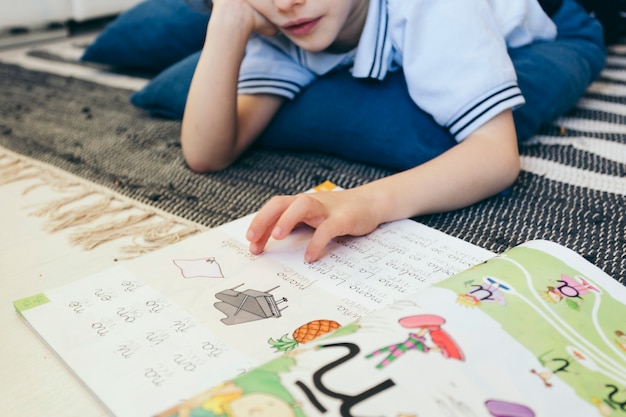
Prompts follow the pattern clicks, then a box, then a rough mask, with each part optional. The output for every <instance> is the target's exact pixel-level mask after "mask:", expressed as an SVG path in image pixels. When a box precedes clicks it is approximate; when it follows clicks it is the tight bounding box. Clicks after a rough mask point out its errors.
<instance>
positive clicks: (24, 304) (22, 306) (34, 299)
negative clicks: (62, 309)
mask: <svg viewBox="0 0 626 417" xmlns="http://www.w3.org/2000/svg"><path fill="white" fill-rule="evenodd" d="M48 302H50V299H49V298H48V297H46V294H44V293H40V294H36V295H32V296H30V297H26V298H22V299H20V300H16V301H13V305H14V306H15V309H16V310H17V311H19V312H20V313H21V312H22V311H26V310H28V309H31V308H34V307H38V306H40V305H42V304H46V303H48Z"/></svg>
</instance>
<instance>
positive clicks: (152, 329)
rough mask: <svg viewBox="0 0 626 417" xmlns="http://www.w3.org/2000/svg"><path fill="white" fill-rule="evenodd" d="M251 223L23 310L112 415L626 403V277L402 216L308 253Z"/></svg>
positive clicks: (625, 409) (515, 410)
mask: <svg viewBox="0 0 626 417" xmlns="http://www.w3.org/2000/svg"><path fill="white" fill-rule="evenodd" d="M249 221H250V218H249V217H248V218H243V219H240V220H237V221H235V222H232V223H229V224H226V225H224V226H221V227H218V228H215V229H212V230H209V231H207V232H204V233H202V234H200V235H197V236H195V237H192V238H189V239H186V240H184V241H182V242H180V243H178V244H175V245H172V246H169V247H167V248H164V249H161V250H159V251H156V252H154V253H151V254H148V255H145V256H143V257H140V258H137V259H135V260H132V261H128V262H125V263H123V264H121V265H119V266H117V267H114V268H111V269H108V270H104V271H102V272H101V273H98V274H95V275H93V276H89V277H85V278H83V279H80V280H78V281H75V282H73V283H71V284H68V285H66V286H63V287H60V288H56V289H53V290H49V291H46V292H45V293H41V294H36V295H33V296H31V297H27V298H24V299H21V300H17V301H15V303H14V305H15V308H16V310H17V311H18V312H19V313H20V314H21V315H22V317H23V318H24V319H25V321H26V322H27V323H28V324H29V325H30V326H31V327H32V328H33V330H34V331H35V332H36V333H37V334H38V335H39V336H40V337H41V338H42V339H43V340H44V341H45V342H46V343H47V344H48V346H49V347H50V349H51V350H53V351H54V352H55V353H56V354H57V356H58V357H59V358H60V359H61V360H62V361H63V362H64V363H65V364H66V365H67V366H68V367H69V368H70V369H71V370H72V371H73V372H74V374H75V375H76V376H77V378H79V379H80V380H81V381H82V382H83V383H84V384H85V385H86V386H87V387H88V388H89V389H90V390H91V391H92V392H93V393H94V395H95V396H96V397H97V398H98V399H99V400H100V401H101V402H102V404H103V405H104V406H105V407H106V408H107V409H108V410H109V411H110V412H111V413H112V414H113V415H115V416H118V417H126V416H129V417H130V416H133V417H135V416H137V417H142V416H146V417H147V416H156V415H158V416H176V415H177V416H181V417H182V416H220V417H221V416H237V417H240V416H272V417H283V416H284V417H286V416H372V417H373V416H393V417H400V416H407V417H408V416H498V417H505V416H507V417H532V416H557V415H568V416H609V415H611V416H620V415H623V416H626V288H625V287H623V286H621V285H620V284H618V283H617V282H616V281H614V280H613V279H612V278H610V277H608V276H607V275H606V274H604V273H603V272H602V271H600V270H599V269H598V268H596V267H595V266H593V265H592V264H590V263H589V262H587V261H586V260H584V259H583V258H582V257H580V256H579V255H577V254H575V253H573V252H571V251H569V250H568V249H566V248H563V247H561V246H558V245H556V244H553V243H550V242H544V241H535V242H529V243H527V244H525V245H522V246H519V247H516V248H513V249H511V250H509V251H507V252H505V253H503V254H499V255H496V254H493V253H491V252H488V251H485V250H484V249H481V248H479V247H477V246H474V245H472V244H469V243H467V242H463V241H461V240H459V239H456V238H454V237H451V236H449V235H446V234H444V233H441V232H438V231H436V230H434V229H431V228H428V227H426V226H424V225H421V224H419V223H417V222H413V221H410V220H405V221H399V222H393V223H389V224H385V225H383V226H381V227H380V228H379V229H377V230H376V231H375V232H373V233H371V234H369V235H367V236H363V237H356V238H352V237H342V238H337V239H335V240H334V241H333V242H332V243H331V244H330V245H329V247H328V251H327V253H326V254H325V256H324V257H323V258H322V259H321V260H320V261H317V262H314V263H306V262H304V260H303V252H304V247H305V246H306V244H307V243H308V239H309V237H310V233H311V231H310V230H308V229H304V228H303V229H300V230H298V231H296V232H295V233H293V234H292V235H290V236H289V237H288V238H287V239H285V240H283V241H280V242H278V241H273V242H271V243H270V245H269V246H268V247H267V250H266V252H265V253H264V254H263V255H260V256H256V255H252V254H251V253H250V252H249V251H248V249H247V243H246V241H245V239H244V235H245V231H246V228H247V225H248V224H249ZM329 332H330V333H329Z"/></svg>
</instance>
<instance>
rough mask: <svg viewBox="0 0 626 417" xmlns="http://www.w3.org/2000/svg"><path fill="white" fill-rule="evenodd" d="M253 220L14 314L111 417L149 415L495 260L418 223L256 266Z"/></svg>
mask: <svg viewBox="0 0 626 417" xmlns="http://www.w3.org/2000/svg"><path fill="white" fill-rule="evenodd" d="M249 220H250V219H249V218H244V219H241V220H239V221H236V222H233V223H232V224H228V225H225V226H222V227H219V228H216V229H213V230H209V231H207V232H205V233H202V234H200V235H197V236H194V237H190V238H188V239H186V240H184V241H182V242H180V243H178V244H175V245H171V246H169V247H166V248H164V249H161V250H159V251H157V252H154V253H151V254H148V255H145V256H143V257H140V258H137V259H135V260H132V261H128V262H124V263H123V264H120V265H119V266H118V267H115V268H111V269H108V270H105V271H102V272H101V273H99V274H95V275H93V276H90V277H85V278H84V279H81V280H79V281H77V282H74V283H71V284H69V285H66V286H64V287H61V288H56V289H52V290H47V291H45V293H42V294H37V295H35V296H33V297H28V298H25V299H23V300H18V301H16V302H15V307H16V309H17V310H18V311H19V312H20V314H21V315H22V316H23V317H24V319H25V320H26V321H27V322H28V323H29V324H30V325H31V327H33V329H34V330H35V331H36V332H37V333H38V334H39V335H40V336H41V338H42V339H43V340H44V341H45V342H46V343H47V344H48V345H49V346H50V347H51V349H52V350H53V351H55V352H56V354H57V355H58V356H59V357H60V358H61V359H62V360H63V361H64V362H65V363H66V364H67V366H68V367H69V368H70V369H71V370H72V371H73V372H74V373H75V374H76V375H77V377H78V378H79V379H80V380H81V381H83V383H84V384H85V385H86V386H87V387H88V388H89V389H90V390H91V391H92V392H93V393H94V394H95V395H96V396H97V397H98V398H99V399H100V400H101V402H102V403H103V404H104V405H105V406H106V407H107V408H108V409H109V410H110V411H111V413H112V414H113V415H116V416H132V417H141V416H150V415H153V414H155V413H157V412H159V411H161V410H163V409H165V408H166V407H170V406H172V405H174V404H177V403H179V402H181V401H183V400H186V399H188V398H189V397H190V396H192V395H194V394H195V393H197V392H199V391H201V390H204V389H206V388H207V387H210V386H212V385H215V384H218V383H220V382H222V381H224V380H228V379H231V378H233V377H235V376H236V375H238V374H241V373H243V372H245V371H246V370H249V369H251V368H252V367H253V366H258V365H259V364H261V363H263V362H265V361H267V360H270V359H272V358H274V357H278V356H280V355H281V354H283V353H285V352H290V351H293V350H294V349H296V348H297V347H298V346H299V345H301V344H302V343H305V342H307V341H309V340H311V339H313V338H314V337H317V336H319V335H321V334H324V333H326V332H328V331H331V330H334V329H337V328H338V327H340V326H343V325H347V324H350V323H352V322H353V321H354V320H356V319H359V318H360V317H363V316H365V315H367V314H369V313H371V312H373V311H376V310H378V309H380V308H382V307H384V306H386V305H389V304H392V303H393V302H395V301H397V300H399V299H403V298H405V297H406V296H407V295H408V294H410V293H412V292H414V291H416V290H418V289H419V288H423V287H427V286H429V285H431V284H433V283H435V282H438V281H440V280H441V279H443V278H446V277H448V276H450V275H453V274H454V273H457V272H459V271H461V270H463V269H466V268H468V267H471V266H472V265H475V264H477V263H480V262H482V261H484V260H485V259H488V258H489V257H491V256H493V253H491V252H488V251H486V250H484V249H481V248H479V247H476V246H474V245H471V244H469V243H467V242H463V241H461V240H459V239H456V238H453V237H451V236H448V235H445V234H444V233H441V232H439V231H436V230H434V229H431V228H428V227H426V226H424V225H421V224H419V223H416V222H413V221H410V220H405V221H400V222H394V223H389V224H386V225H383V226H381V227H380V228H379V229H378V230H376V231H375V232H373V233H371V234H370V235H368V236H363V237H358V238H338V239H336V240H335V241H333V242H332V243H331V244H330V245H329V247H328V252H327V253H326V254H325V256H324V257H323V258H322V259H321V260H320V261H318V262H315V263H306V262H304V257H303V254H304V247H305V245H306V243H307V242H308V240H309V239H310V234H311V230H309V229H307V228H302V229H299V230H297V231H296V232H295V233H293V234H292V235H290V236H289V237H288V238H287V239H285V240H283V241H280V242H272V243H271V244H270V245H269V246H268V248H267V251H266V253H264V254H263V255H260V256H255V255H252V254H251V253H250V252H249V250H248V246H247V241H246V240H245V237H244V235H245V229H246V227H247V224H248V222H249ZM348 329H350V328H349V327H348Z"/></svg>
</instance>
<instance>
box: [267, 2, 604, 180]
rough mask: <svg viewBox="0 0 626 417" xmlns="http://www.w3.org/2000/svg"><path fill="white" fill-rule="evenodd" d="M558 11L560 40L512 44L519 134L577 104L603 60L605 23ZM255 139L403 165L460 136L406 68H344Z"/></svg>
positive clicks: (568, 8) (575, 11)
mask: <svg viewBox="0 0 626 417" xmlns="http://www.w3.org/2000/svg"><path fill="white" fill-rule="evenodd" d="M553 19H554V21H555V23H556V25H557V27H558V30H559V35H558V38H557V39H556V40H555V41H553V42H535V43H533V44H531V45H528V46H525V47H521V48H516V49H512V50H510V51H509V53H510V55H511V59H512V62H513V65H514V66H515V69H516V71H517V74H518V83H519V86H520V89H521V90H522V93H523V94H524V97H525V98H526V104H525V105H523V106H521V107H520V108H518V109H516V110H515V111H514V112H513V115H514V120H515V126H516V130H517V133H518V137H519V139H520V140H524V139H527V138H529V137H531V136H532V135H534V134H535V133H536V132H537V130H538V129H539V128H540V127H541V125H542V124H544V123H549V122H551V121H553V120H554V119H556V118H557V117H559V116H560V115H562V114H564V113H565V112H567V111H568V110H569V109H570V108H571V107H573V106H574V105H575V103H576V101H577V100H578V99H579V98H580V97H581V96H582V95H583V94H584V92H585V90H586V88H587V87H588V85H589V84H590V83H591V81H593V80H594V79H595V78H596V77H597V75H598V74H599V72H600V71H601V70H602V68H603V66H604V61H605V58H606V51H605V48H604V44H603V39H602V27H601V26H600V24H599V23H598V22H597V21H596V20H595V19H593V18H592V17H590V16H589V14H588V13H587V12H585V10H584V9H583V8H582V7H581V6H580V5H578V3H576V2H575V0H564V3H563V6H562V8H561V10H559V12H557V14H556V15H555V16H553ZM257 144H258V146H261V147H263V148H269V149H277V150H292V151H305V152H323V153H328V154H332V155H335V156H339V157H342V158H345V159H349V160H352V161H356V162H363V163H368V164H373V165H379V166H383V167H386V168H389V169H392V170H398V171H401V170H406V169H409V168H412V167H414V166H417V165H420V164H422V163H424V162H426V161H428V160H430V159H432V158H434V157H435V156H437V155H440V154H441V153H443V152H445V151H446V150H448V149H450V148H451V147H452V146H454V145H455V144H456V142H455V140H454V139H453V138H452V136H451V135H450V134H449V132H448V131H447V130H446V129H444V128H442V127H441V126H440V125H438V124H437V123H436V122H435V121H434V119H433V118H432V117H431V116H430V115H429V114H427V113H426V112H424V111H423V110H421V109H420V108H418V107H417V106H416V105H415V103H413V101H412V100H411V98H410V97H409V95H408V91H407V87H406V83H405V81H404V76H403V73H402V72H401V71H398V72H394V73H391V74H389V75H388V76H387V77H386V78H385V79H384V80H383V81H375V80H362V79H355V78H353V77H352V76H351V75H350V73H349V72H348V71H346V70H341V71H335V72H333V73H331V74H329V75H327V76H324V77H322V78H320V79H318V80H316V81H315V82H314V83H313V84H312V85H310V86H309V87H308V88H307V89H305V90H304V91H303V92H302V94H301V95H300V96H298V97H297V98H296V99H295V100H293V101H291V102H288V103H286V104H285V105H284V106H283V107H282V108H281V109H280V111H279V112H278V114H277V115H276V117H275V118H274V119H273V121H272V122H271V123H270V125H269V126H268V128H267V129H266V130H265V132H264V133H263V134H262V135H261V136H260V138H259V139H258V140H257Z"/></svg>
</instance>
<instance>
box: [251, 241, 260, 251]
mask: <svg viewBox="0 0 626 417" xmlns="http://www.w3.org/2000/svg"><path fill="white" fill-rule="evenodd" d="M250 252H252V253H259V245H258V244H256V243H253V244H251V245H250Z"/></svg>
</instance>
